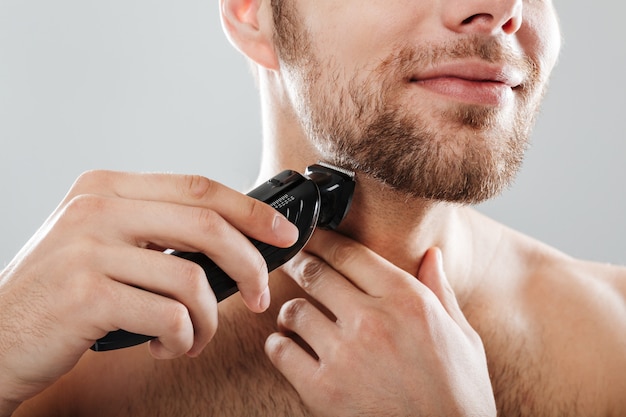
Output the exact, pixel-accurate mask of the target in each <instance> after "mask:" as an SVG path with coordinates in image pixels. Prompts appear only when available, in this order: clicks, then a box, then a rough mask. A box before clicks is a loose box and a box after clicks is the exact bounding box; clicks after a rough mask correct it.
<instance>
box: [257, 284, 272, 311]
mask: <svg viewBox="0 0 626 417" xmlns="http://www.w3.org/2000/svg"><path fill="white" fill-rule="evenodd" d="M269 306H270V289H269V287H265V291H263V294H261V297H259V308H260V309H261V311H265V310H267V308H268V307H269Z"/></svg>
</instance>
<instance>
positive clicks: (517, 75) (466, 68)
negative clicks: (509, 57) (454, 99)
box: [410, 61, 525, 88]
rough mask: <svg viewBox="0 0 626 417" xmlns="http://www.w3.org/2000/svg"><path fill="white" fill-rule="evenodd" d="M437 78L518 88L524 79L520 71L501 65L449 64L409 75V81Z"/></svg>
mask: <svg viewBox="0 0 626 417" xmlns="http://www.w3.org/2000/svg"><path fill="white" fill-rule="evenodd" d="M437 78H460V79H463V80H468V81H483V82H495V83H502V84H504V85H506V86H508V87H511V88H515V87H519V86H520V85H521V84H522V83H523V82H524V79H525V74H524V72H523V71H521V70H520V69H518V68H516V67H514V66H512V65H508V64H503V63H486V62H468V61H458V62H449V63H444V64H440V65H436V66H433V67H431V68H428V69H425V70H423V71H418V72H416V73H414V74H412V75H411V77H410V81H425V80H432V79H437Z"/></svg>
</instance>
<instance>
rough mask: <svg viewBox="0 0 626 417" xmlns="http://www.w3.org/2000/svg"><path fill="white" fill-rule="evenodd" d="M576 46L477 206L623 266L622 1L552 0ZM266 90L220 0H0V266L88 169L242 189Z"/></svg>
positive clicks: (567, 47)
mask: <svg viewBox="0 0 626 417" xmlns="http://www.w3.org/2000/svg"><path fill="white" fill-rule="evenodd" d="M556 6H557V9H558V10H559V13H560V17H561V21H562V29H563V33H564V37H565V44H564V48H563V52H562V56H561V59H560V63H559V66H558V67H557V69H556V71H555V74H554V76H553V81H552V85H551V90H550V92H549V94H548V96H547V98H546V102H545V105H544V107H543V111H542V115H541V117H540V119H539V123H538V125H537V128H536V129H535V134H534V138H533V147H532V149H531V150H530V152H529V153H528V157H527V160H526V163H525V165H524V168H523V171H522V172H521V174H520V176H519V177H518V180H517V181H516V184H515V185H514V186H513V188H512V189H511V190H510V191H508V192H506V193H505V194H504V195H503V196H502V197H500V198H498V199H496V200H494V201H492V202H489V203H488V204H485V205H483V206H481V207H480V209H481V210H482V211H484V212H486V213H487V214H489V215H491V216H493V217H495V218H497V219H498V220H501V221H502V222H504V223H506V224H509V225H510V226H512V227H514V228H516V229H519V230H521V231H523V232H524V233H527V234H529V235H532V236H534V237H537V238H539V239H541V240H543V241H546V242H547V243H549V244H551V245H554V246H556V247H558V248H559V249H561V250H563V251H565V252H568V253H570V254H572V255H574V256H577V257H582V258H587V259H593V260H597V261H601V262H612V263H620V264H625V263H626V250H625V248H626V221H625V220H624V219H623V213H625V212H626V193H625V192H624V187H623V180H624V179H626V164H624V156H625V155H626V152H625V151H626V145H625V141H624V139H625V134H624V133H625V132H624V124H623V121H624V118H625V115H624V114H623V113H624V109H626V105H625V101H626V86H625V83H624V79H623V77H624V74H626V53H625V51H624V47H623V43H622V42H623V39H626V33H625V32H626V27H625V26H624V25H623V24H622V17H621V14H620V12H619V11H618V10H617V9H616V8H617V7H619V6H617V5H616V3H614V2H612V1H611V0H597V1H595V2H589V1H586V0H585V1H583V0H556ZM260 140H261V138H260V118H259V111H258V100H257V93H256V90H255V88H254V84H253V81H252V79H251V77H250V75H249V74H248V70H247V67H246V64H245V62H244V60H243V58H241V57H240V56H239V54H238V53H237V52H236V51H235V50H234V49H232V48H231V46H230V45H229V44H228V42H227V41H226V39H225V37H224V36H223V34H222V31H221V26H220V23H219V18H218V5H217V1H215V0H213V1H206V0H205V1H199V0H177V1H163V0H124V1H121V0H109V1H104V2H102V1H95V0H55V1H50V0H0V143H1V147H0V174H1V178H2V179H1V181H0V196H1V200H0V201H1V204H0V266H2V265H4V264H6V262H8V261H9V260H10V259H11V258H12V257H13V256H14V254H15V253H16V252H17V251H18V249H19V248H20V247H21V246H22V245H23V244H24V243H25V242H26V240H27V239H28V238H29V237H30V236H31V235H32V233H34V232H35V230H36V229H37V228H38V227H39V225H40V224H41V223H42V222H43V221H44V220H45V218H46V217H47V216H48V214H49V213H50V212H51V211H52V210H53V209H54V208H55V206H56V205H57V203H58V202H59V201H60V200H61V199H62V197H63V195H64V194H65V192H66V191H67V190H68V189H69V187H70V186H71V184H72V182H73V181H74V179H75V178H76V177H77V176H78V175H79V174H80V173H81V172H83V171H85V170H88V169H94V168H106V169H116V170H132V171H168V172H179V173H198V174H202V175H206V176H209V177H212V178H214V179H217V180H219V181H221V182H223V183H225V184H227V185H229V186H231V187H234V188H237V189H241V190H244V189H246V188H248V187H249V186H250V185H251V184H252V182H253V181H254V179H255V175H256V172H257V169H258V160H259V157H260Z"/></svg>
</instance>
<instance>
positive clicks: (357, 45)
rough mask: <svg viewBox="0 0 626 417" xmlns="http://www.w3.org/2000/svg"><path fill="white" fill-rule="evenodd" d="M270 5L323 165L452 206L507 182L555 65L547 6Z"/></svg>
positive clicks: (278, 0)
mask: <svg viewBox="0 0 626 417" xmlns="http://www.w3.org/2000/svg"><path fill="white" fill-rule="evenodd" d="M472 3H473V4H472ZM272 7H273V12H274V19H275V23H276V36H275V38H276V44H277V50H278V52H279V55H280V60H281V76H282V77H283V80H284V81H285V84H286V85H287V91H288V92H289V94H290V99H291V102H292V104H293V106H294V108H295V110H296V113H297V115H298V117H299V118H300V121H301V123H302V125H303V126H304V128H305V131H306V133H307V135H308V137H309V139H310V140H311V141H312V142H313V144H314V145H315V146H316V147H317V148H318V150H319V151H320V152H321V154H322V157H323V158H324V159H325V160H326V161H328V162H331V163H334V164H337V165H340V166H343V167H345V168H349V169H353V170H356V171H361V172H364V173H366V174H369V175H371V176H373V177H374V178H376V179H378V180H380V181H382V182H384V183H386V184H388V185H389V186H391V187H393V188H395V189H397V190H398V191H400V192H403V193H406V194H407V195H409V196H416V197H422V198H432V199H437V200H446V201H454V202H463V203H475V202H480V201H483V200H485V199H487V198H489V197H492V196H493V195H495V194H497V193H499V192H500V191H501V190H502V189H503V188H504V187H506V186H507V185H508V184H509V183H510V182H511V180H512V178H513V177H514V175H515V173H516V172H517V170H518V168H519V166H520V164H521V161H522V157H523V153H524V151H525V149H526V147H527V143H528V137H529V134H530V129H531V127H532V125H533V122H534V118H535V115H536V113H537V111H538V107H539V103H540V101H541V97H542V95H543V92H544V90H545V86H546V83H547V80H548V75H549V73H550V71H551V70H552V67H553V66H554V63H555V61H556V58H557V55H558V50H559V45H560V36H559V32H558V24H557V20H556V16H555V13H554V10H553V7H552V4H551V0H481V1H476V2H471V1H469V2H468V1H467V0H419V1H418V0H415V1H407V0H369V1H357V0H343V1H335V0H316V1H304V0H272ZM505 9H506V10H505Z"/></svg>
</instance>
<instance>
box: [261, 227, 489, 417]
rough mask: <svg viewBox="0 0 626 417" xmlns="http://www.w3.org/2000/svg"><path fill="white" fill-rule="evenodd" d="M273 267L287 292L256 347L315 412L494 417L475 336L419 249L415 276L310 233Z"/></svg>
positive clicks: (340, 240)
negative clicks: (290, 282) (296, 293)
mask: <svg viewBox="0 0 626 417" xmlns="http://www.w3.org/2000/svg"><path fill="white" fill-rule="evenodd" d="M307 251H308V252H310V254H305V253H302V254H300V255H298V257H297V258H295V259H294V260H293V261H292V262H291V263H289V264H287V265H286V266H285V267H283V269H284V270H285V271H286V272H287V273H288V274H290V275H291V277H292V278H293V279H294V280H295V281H296V282H297V283H298V284H299V285H300V286H301V287H302V288H303V289H304V290H305V291H306V292H307V293H308V294H309V295H310V296H311V297H313V298H314V299H315V300H316V302H317V303H319V305H318V304H317V303H315V304H314V303H312V302H309V301H307V300H304V299H294V300H291V301H289V302H287V303H285V304H284V305H283V307H282V309H281V311H280V314H279V317H278V325H279V329H280V330H281V333H276V334H273V335H271V336H270V337H269V338H268V339H267V342H266V352H267V354H268V356H269V358H270V359H271V361H272V362H273V363H274V365H275V366H276V367H277V368H278V370H279V371H281V372H282V373H283V374H284V375H285V377H286V378H287V379H288V380H289V381H290V382H291V383H292V385H293V386H294V387H295V389H296V390H297V391H298V392H299V394H300V396H301V398H302V400H303V401H304V403H305V404H306V405H307V406H308V407H309V409H310V410H311V411H312V412H313V414H315V415H318V416H361V417H362V416H446V417H448V416H495V415H496V409H495V401H494V397H493V393H492V390H491V383H490V380H489V374H488V371H487V363H486V358H485V353H484V349H483V345H482V341H481V339H480V337H479V336H478V334H477V333H476V332H475V331H474V330H473V329H472V327H471V326H470V325H469V323H468V322H467V320H466V319H465V316H464V315H463V313H462V312H461V310H460V308H459V306H458V303H457V300H456V297H455V295H454V293H453V291H452V288H451V287H450V285H449V283H448V281H447V279H446V276H445V273H444V271H443V267H442V262H441V252H440V250H439V249H436V248H433V249H431V250H429V251H428V252H427V253H426V254H425V255H424V258H423V261H422V263H421V265H420V269H419V273H418V278H419V280H418V279H416V278H415V277H414V276H412V275H411V274H408V273H406V272H404V271H402V270H400V269H398V268H397V267H395V266H394V265H392V264H391V263H389V262H387V261H386V260H385V259H382V258H381V257H380V256H378V255H377V254H375V253H373V252H372V251H370V250H369V249H367V248H366V247H364V246H362V245H360V244H358V243H356V242H354V241H352V240H350V239H348V238H346V237H342V236H340V235H337V234H334V233H331V232H317V233H316V236H315V237H314V238H313V239H312V240H311V242H310V244H309V246H308V247H307Z"/></svg>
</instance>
